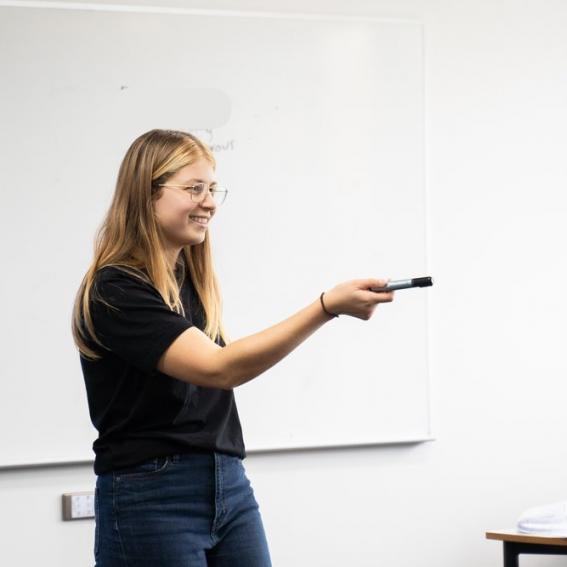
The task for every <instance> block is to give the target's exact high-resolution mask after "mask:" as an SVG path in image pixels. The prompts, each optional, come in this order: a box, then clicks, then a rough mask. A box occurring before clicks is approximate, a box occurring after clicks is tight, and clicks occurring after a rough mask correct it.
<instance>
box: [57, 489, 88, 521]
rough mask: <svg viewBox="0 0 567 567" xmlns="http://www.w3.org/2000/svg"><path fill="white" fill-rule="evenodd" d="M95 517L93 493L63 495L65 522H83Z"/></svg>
mask: <svg viewBox="0 0 567 567" xmlns="http://www.w3.org/2000/svg"><path fill="white" fill-rule="evenodd" d="M94 517H95V510H94V493H93V492H73V493H69V494H63V520H82V519H84V518H94Z"/></svg>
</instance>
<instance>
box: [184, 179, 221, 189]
mask: <svg viewBox="0 0 567 567" xmlns="http://www.w3.org/2000/svg"><path fill="white" fill-rule="evenodd" d="M193 181H198V182H199V183H205V185H206V184H207V182H206V181H205V180H204V179H197V178H196V177H194V178H193V179H189V180H187V181H185V183H186V184H189V183H192V182H193ZM213 185H218V183H217V182H216V181H212V182H211V187H212V186H213Z"/></svg>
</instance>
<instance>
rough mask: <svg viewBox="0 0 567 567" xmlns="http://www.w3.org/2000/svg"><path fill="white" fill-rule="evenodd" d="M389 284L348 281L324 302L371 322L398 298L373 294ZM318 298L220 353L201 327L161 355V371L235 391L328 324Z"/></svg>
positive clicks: (329, 307) (334, 310)
mask: <svg viewBox="0 0 567 567" xmlns="http://www.w3.org/2000/svg"><path fill="white" fill-rule="evenodd" d="M387 282H388V280H387V279H376V278H367V279H359V280H350V281H347V282H344V283H341V284H339V285H337V286H335V287H334V288H333V289H331V290H330V291H327V292H326V293H325V295H324V297H323V301H324V302H325V307H326V308H327V310H328V311H330V312H331V313H336V314H342V315H349V316H351V317H357V318H359V319H364V320H368V319H370V317H371V316H372V314H373V312H374V310H375V309H376V306H377V305H378V304H379V303H388V302H391V301H393V298H394V292H387V293H381V292H372V291H368V288H370V287H383V286H385V285H386V284H387ZM331 319H333V317H332V316H331V315H328V314H327V313H325V311H323V308H322V306H321V302H320V300H319V298H317V299H316V300H315V301H313V302H312V303H311V304H309V305H308V306H307V307H304V308H303V309H301V310H300V311H298V312H297V313H295V314H293V315H292V316H291V317H288V318H287V319H285V320H284V321H281V322H280V323H277V324H276V325H273V326H271V327H269V328H267V329H265V330H263V331H260V332H258V333H254V334H253V335H249V336H247V337H244V338H241V339H239V340H236V341H234V342H232V343H230V344H228V345H227V346H225V347H220V346H219V345H217V344H216V343H215V342H213V341H212V340H211V339H210V338H209V337H207V336H206V335H205V334H204V333H203V332H202V331H201V330H200V329H198V328H197V327H191V328H190V329H187V331H185V332H184V333H182V334H181V335H180V336H179V337H178V338H177V339H176V340H175V341H174V342H173V343H172V344H171V345H170V347H169V348H168V349H167V350H166V352H165V353H164V354H163V355H162V357H161V359H160V361H159V363H158V367H157V368H158V370H159V371H160V372H163V373H164V374H167V375H169V376H173V377H174V378H178V379H180V380H183V381H186V382H190V383H193V384H196V385H202V386H208V387H214V388H222V389H227V390H228V389H232V388H235V387H237V386H240V385H241V384H244V383H246V382H248V381H250V380H252V379H254V378H256V377H257V376H259V375H260V374H262V373H263V372H265V371H266V370H268V369H269V368H271V367H272V366H274V365H275V364H276V363H278V362H279V361H280V360H282V359H283V358H285V357H286V356H287V355H288V354H289V353H290V352H291V351H293V350H294V349H295V348H297V347H298V346H299V345H300V344H301V343H302V342H303V341H305V340H306V339H307V338H308V337H309V336H311V335H312V334H313V333H314V332H315V331H316V330H317V329H319V328H320V327H321V326H323V325H324V324H325V323H326V322H328V321H330V320H331Z"/></svg>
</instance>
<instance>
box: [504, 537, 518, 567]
mask: <svg viewBox="0 0 567 567" xmlns="http://www.w3.org/2000/svg"><path fill="white" fill-rule="evenodd" d="M518 556H519V549H518V546H517V545H515V544H514V542H511V541H505V542H504V567H518V566H519V559H518Z"/></svg>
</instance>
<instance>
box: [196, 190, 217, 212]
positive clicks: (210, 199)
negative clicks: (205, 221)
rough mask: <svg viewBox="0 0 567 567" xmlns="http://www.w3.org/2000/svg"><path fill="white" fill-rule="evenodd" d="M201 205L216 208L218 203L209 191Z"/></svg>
mask: <svg viewBox="0 0 567 567" xmlns="http://www.w3.org/2000/svg"><path fill="white" fill-rule="evenodd" d="M200 205H201V207H204V208H208V209H213V210H214V209H216V206H217V204H216V203H215V200H214V199H213V196H212V195H211V192H210V191H207V193H206V195H205V198H204V199H203V200H202V201H201V203H200Z"/></svg>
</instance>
